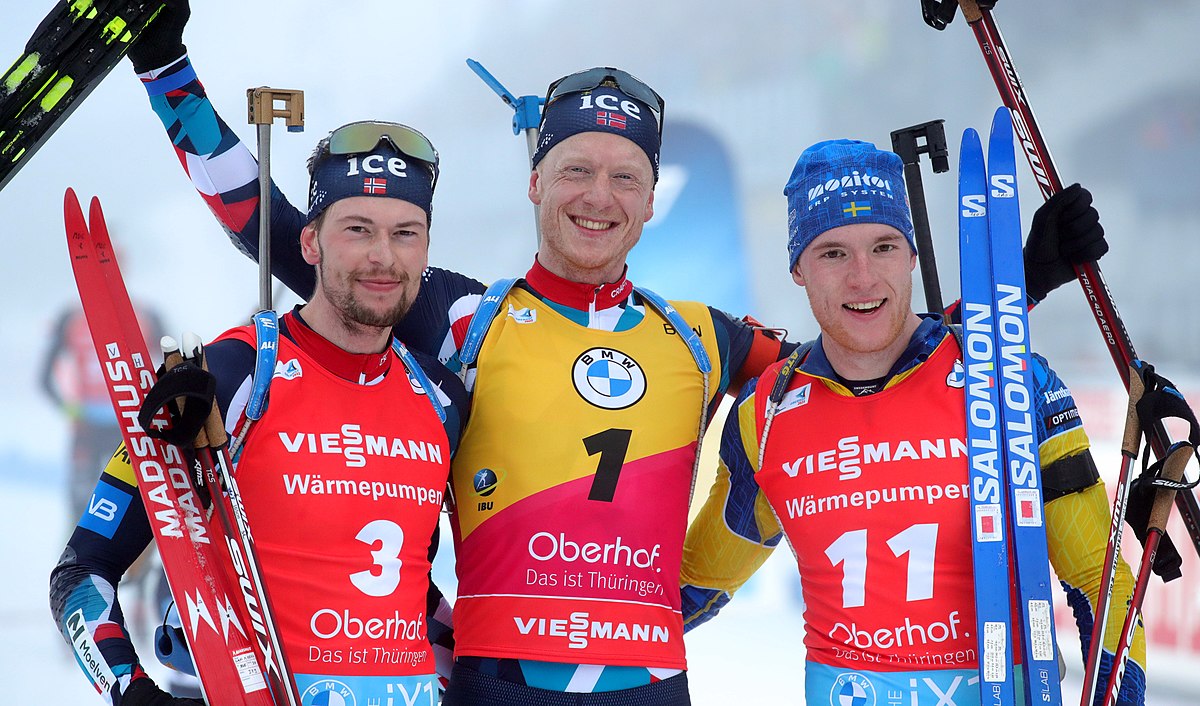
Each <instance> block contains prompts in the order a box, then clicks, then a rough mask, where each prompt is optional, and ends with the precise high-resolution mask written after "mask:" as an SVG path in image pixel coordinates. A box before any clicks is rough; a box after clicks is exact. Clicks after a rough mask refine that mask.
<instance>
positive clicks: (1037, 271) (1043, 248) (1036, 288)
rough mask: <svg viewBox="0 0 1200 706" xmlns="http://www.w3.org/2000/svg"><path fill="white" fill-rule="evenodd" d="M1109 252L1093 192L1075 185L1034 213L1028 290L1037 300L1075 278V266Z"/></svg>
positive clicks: (1027, 262)
mask: <svg viewBox="0 0 1200 706" xmlns="http://www.w3.org/2000/svg"><path fill="white" fill-rule="evenodd" d="M1106 252H1108V242H1106V241H1105V240H1104V226H1102V225H1100V214H1099V212H1097V211H1096V209H1095V208H1094V207H1093V206H1092V193H1091V192H1090V191H1088V190H1087V189H1085V188H1083V187H1082V186H1080V185H1079V184H1072V185H1070V186H1068V187H1067V188H1065V189H1063V190H1062V191H1060V192H1058V193H1057V194H1055V195H1053V196H1051V197H1050V198H1049V200H1047V201H1046V203H1044V204H1042V206H1041V207H1040V208H1038V210H1037V212H1036V213H1034V214H1033V225H1032V226H1031V227H1030V229H1029V239H1028V240H1027V241H1026V242H1025V290H1026V291H1027V292H1028V293H1029V296H1031V297H1033V298H1034V299H1035V300H1037V301H1041V300H1043V299H1045V298H1046V295H1047V294H1049V293H1050V292H1052V291H1054V290H1055V289H1057V288H1058V287H1059V286H1061V285H1064V284H1066V283H1067V282H1070V281H1071V280H1072V279H1075V270H1074V268H1073V267H1072V266H1073V265H1079V264H1083V263H1085V262H1095V261H1096V260H1099V259H1100V257H1101V256H1103V255H1104V253H1106Z"/></svg>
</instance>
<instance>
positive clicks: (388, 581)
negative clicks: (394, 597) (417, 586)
mask: <svg viewBox="0 0 1200 706" xmlns="http://www.w3.org/2000/svg"><path fill="white" fill-rule="evenodd" d="M354 538H355V539H357V540H358V541H360V542H362V543H363V544H366V545H368V546H370V547H372V549H371V558H372V559H374V563H373V564H372V567H371V568H370V569H367V570H365V571H359V572H358V573H354V574H350V582H351V583H353V584H354V587H355V588H357V589H358V590H360V591H362V592H363V593H365V594H367V595H368V596H374V597H376V598H378V597H380V596H386V595H389V594H390V593H391V592H392V591H395V590H396V587H397V586H399V585H400V567H401V566H403V565H404V562H402V561H400V549H401V548H402V547H403V546H404V530H402V529H400V525H398V524H396V523H395V522H392V521H391V520H373V521H371V522H368V523H367V524H366V525H365V526H364V527H363V528H362V529H360V530H359V531H358V534H356V535H354ZM376 546H378V547H379V548H378V549H375V548H374V547H376Z"/></svg>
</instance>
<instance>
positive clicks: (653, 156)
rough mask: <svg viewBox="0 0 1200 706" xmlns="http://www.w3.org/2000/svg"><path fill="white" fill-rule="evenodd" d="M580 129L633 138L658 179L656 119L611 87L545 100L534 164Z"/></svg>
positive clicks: (634, 100)
mask: <svg viewBox="0 0 1200 706" xmlns="http://www.w3.org/2000/svg"><path fill="white" fill-rule="evenodd" d="M581 132H607V133H610V134H613V135H620V136H621V137H625V138H628V139H630V140H632V141H633V143H634V144H635V145H637V146H638V147H640V148H641V149H642V152H645V153H646V159H649V160H650V167H651V169H653V170H654V181H655V182H657V181H658V152H659V148H660V144H659V136H658V122H657V120H656V119H655V117H654V112H653V111H652V110H651V109H650V106H649V105H646V104H645V103H643V102H642V101H640V100H638V99H636V98H633V97H632V96H629V95H627V94H625V93H623V92H622V91H621V90H620V89H619V88H615V87H612V86H600V87H598V88H594V89H592V90H590V91H581V92H578V93H573V94H570V95H567V96H563V97H561V98H558V99H557V100H555V101H553V102H551V103H548V104H547V105H546V108H545V110H544V112H543V116H542V127H541V134H540V136H539V139H538V146H537V150H536V151H535V152H534V154H533V166H534V167H536V166H537V165H538V163H539V162H541V161H542V159H543V158H545V156H546V154H547V153H549V152H550V150H551V149H553V148H554V146H555V145H557V144H558V143H560V142H562V141H563V140H565V139H567V138H568V137H571V136H572V135H578V134H579V133H581Z"/></svg>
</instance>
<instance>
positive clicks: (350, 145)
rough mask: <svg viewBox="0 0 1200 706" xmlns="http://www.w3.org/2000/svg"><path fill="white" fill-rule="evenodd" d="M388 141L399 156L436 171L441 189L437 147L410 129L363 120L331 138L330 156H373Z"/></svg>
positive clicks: (396, 124) (348, 126)
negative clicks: (420, 162)
mask: <svg viewBox="0 0 1200 706" xmlns="http://www.w3.org/2000/svg"><path fill="white" fill-rule="evenodd" d="M384 140H386V141H387V142H388V144H390V145H391V146H392V148H393V149H395V150H396V151H398V152H401V153H403V154H404V155H406V156H408V157H412V158H413V159H417V160H420V161H422V162H425V163H427V164H429V165H430V166H431V167H433V185H434V186H435V187H436V186H437V178H438V153H437V150H436V149H434V147H433V143H432V142H430V141H429V138H428V137H425V136H424V135H422V134H421V133H420V132H417V131H416V130H414V129H412V128H411V127H409V126H407V125H401V124H400V123H389V122H384V121H380V120H363V121H360V122H357V123H350V124H349V125H343V126H341V127H339V128H338V129H336V130H334V131H333V132H332V133H330V135H329V153H330V154H361V153H364V152H370V151H372V150H374V149H375V148H376V147H378V146H379V143H380V142H383V141H384Z"/></svg>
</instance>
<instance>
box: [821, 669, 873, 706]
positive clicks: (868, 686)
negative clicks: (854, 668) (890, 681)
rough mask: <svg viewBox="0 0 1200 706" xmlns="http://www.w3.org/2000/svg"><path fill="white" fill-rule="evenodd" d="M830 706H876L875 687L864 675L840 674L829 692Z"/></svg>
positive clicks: (853, 673) (854, 673)
mask: <svg viewBox="0 0 1200 706" xmlns="http://www.w3.org/2000/svg"><path fill="white" fill-rule="evenodd" d="M829 706H875V686H874V685H873V684H872V683H871V680H870V679H868V678H866V677H865V676H863V675H862V674H858V673H856V672H846V673H844V674H839V675H838V676H837V679H834V680H833V688H831V689H830V690H829Z"/></svg>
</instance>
